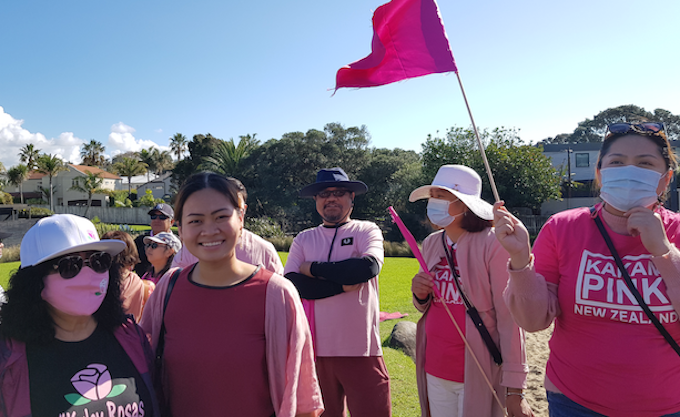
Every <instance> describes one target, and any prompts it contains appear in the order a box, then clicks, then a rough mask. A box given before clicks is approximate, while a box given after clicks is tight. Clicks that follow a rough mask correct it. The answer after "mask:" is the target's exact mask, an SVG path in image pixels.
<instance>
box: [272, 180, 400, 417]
mask: <svg viewBox="0 0 680 417" xmlns="http://www.w3.org/2000/svg"><path fill="white" fill-rule="evenodd" d="M367 190H368V187H367V186H366V184H364V183H363V182H361V181H350V180H349V178H348V177H347V174H345V172H344V171H343V170H342V169H341V168H331V169H322V170H320V171H319V172H318V173H317V177H316V182H315V183H313V184H310V185H308V186H306V187H304V188H303V189H302V190H300V196H301V197H311V198H313V199H314V201H315V202H316V210H317V212H318V213H319V215H320V216H321V218H322V219H323V224H321V225H320V226H317V227H315V228H312V229H307V230H304V231H303V232H301V233H300V234H299V235H297V237H295V239H294V240H293V243H292V245H291V248H290V253H289V255H288V260H287V262H286V267H285V270H284V274H285V276H286V278H288V279H290V280H291V281H292V282H293V284H295V286H296V287H297V289H298V291H299V292H300V296H301V298H303V304H304V305H305V311H306V313H307V318H308V320H309V322H310V327H311V330H312V335H313V338H314V349H315V353H316V356H317V358H316V370H317V375H318V377H319V385H320V386H321V393H322V395H323V401H324V405H325V408H326V411H325V412H324V413H323V416H324V417H342V416H345V415H346V414H345V404H347V407H348V408H349V411H350V413H351V415H352V417H389V416H390V415H391V400H390V381H389V375H388V373H387V368H386V367H385V362H384V360H383V357H382V347H381V343H380V329H379V301H378V274H379V272H380V268H381V267H382V265H383V259H384V250H383V236H382V232H381V231H380V229H379V228H378V226H376V225H375V224H374V223H371V222H368V221H362V220H352V219H350V214H351V213H352V208H353V206H354V198H355V196H356V195H358V194H364V193H365V192H366V191H367Z"/></svg>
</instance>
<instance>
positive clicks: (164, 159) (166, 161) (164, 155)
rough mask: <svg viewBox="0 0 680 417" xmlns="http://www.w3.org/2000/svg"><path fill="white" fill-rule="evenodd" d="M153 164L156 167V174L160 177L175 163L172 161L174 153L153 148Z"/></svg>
mask: <svg viewBox="0 0 680 417" xmlns="http://www.w3.org/2000/svg"><path fill="white" fill-rule="evenodd" d="M151 155H152V159H153V165H154V167H155V168H156V170H155V171H156V175H158V176H159V177H160V176H161V175H163V173H164V172H165V171H167V170H169V169H172V167H173V166H174V164H173V163H172V155H171V154H170V151H160V150H158V149H156V148H153V152H152V154H151Z"/></svg>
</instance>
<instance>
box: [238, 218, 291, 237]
mask: <svg viewBox="0 0 680 417" xmlns="http://www.w3.org/2000/svg"><path fill="white" fill-rule="evenodd" d="M246 229H248V230H250V231H251V232H253V233H255V234H256V235H259V236H260V237H263V238H265V239H266V238H270V237H283V236H285V234H284V233H283V230H281V226H280V225H279V224H278V223H276V222H274V221H273V220H272V219H271V218H270V217H254V218H249V219H246Z"/></svg>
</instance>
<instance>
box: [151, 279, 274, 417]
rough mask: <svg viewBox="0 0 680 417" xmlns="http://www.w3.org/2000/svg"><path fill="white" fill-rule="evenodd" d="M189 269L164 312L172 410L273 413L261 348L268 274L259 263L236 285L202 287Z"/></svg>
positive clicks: (184, 412)
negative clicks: (249, 274) (251, 272)
mask: <svg viewBox="0 0 680 417" xmlns="http://www.w3.org/2000/svg"><path fill="white" fill-rule="evenodd" d="M192 269H193V268H187V269H185V270H183V271H182V273H181V274H180V276H179V277H178V279H177V282H176V284H175V287H174V289H173V291H172V296H171V297H170V300H169V301H168V306H167V310H166V312H165V327H166V330H167V333H166V334H165V354H164V366H165V368H166V372H167V378H168V387H169V388H168V392H167V393H166V395H167V398H168V400H169V402H170V408H171V411H172V414H173V415H175V416H224V415H240V416H261V417H270V416H272V415H274V406H273V405H272V400H271V396H270V395H271V394H270V391H269V380H268V374H267V361H266V351H265V348H266V339H265V294H266V290H267V282H268V281H269V278H270V277H271V273H270V272H268V271H266V270H264V269H262V268H259V269H258V270H257V271H256V273H255V274H253V275H252V276H251V277H250V278H248V279H246V280H245V281H243V282H241V283H238V284H236V285H232V286H229V287H208V286H205V285H200V284H196V283H194V282H193V281H191V279H190V273H191V270H192ZM200 318H203V319H200ZM209 318H212V319H209Z"/></svg>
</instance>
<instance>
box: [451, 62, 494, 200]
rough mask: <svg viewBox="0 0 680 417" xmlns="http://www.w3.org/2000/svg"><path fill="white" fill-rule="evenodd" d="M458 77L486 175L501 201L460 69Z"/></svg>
mask: <svg viewBox="0 0 680 417" xmlns="http://www.w3.org/2000/svg"><path fill="white" fill-rule="evenodd" d="M455 73H456V77H458V85H460V91H461V93H463V100H465V107H467V111H468V114H469V115H470V122H472V129H473V130H474V132H475V137H476V138H477V144H478V145H479V152H481V153H482V160H483V161H484V167H485V168H486V175H487V176H488V177H489V184H491V191H492V192H493V196H494V198H495V200H496V202H499V201H501V198H500V197H499V196H498V190H497V189H496V182H495V181H494V179H493V174H492V173H491V167H490V166H489V160H488V159H486V152H484V144H483V143H482V139H481V138H480V137H479V132H478V131H477V124H475V119H474V118H473V117H472V111H471V110H470V104H468V99H467V96H466V95H465V89H464V88H463V82H462V81H461V79H460V75H459V74H458V71H455Z"/></svg>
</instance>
